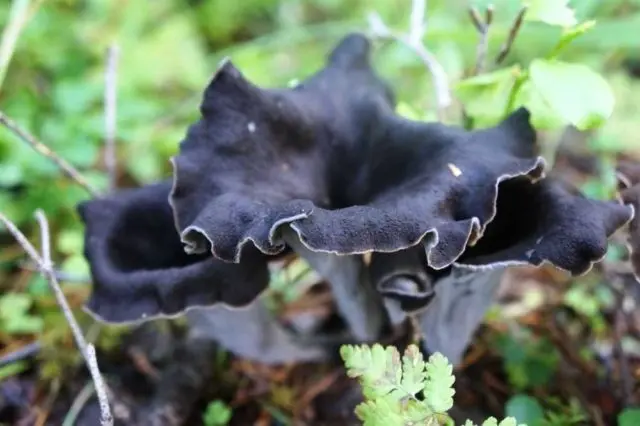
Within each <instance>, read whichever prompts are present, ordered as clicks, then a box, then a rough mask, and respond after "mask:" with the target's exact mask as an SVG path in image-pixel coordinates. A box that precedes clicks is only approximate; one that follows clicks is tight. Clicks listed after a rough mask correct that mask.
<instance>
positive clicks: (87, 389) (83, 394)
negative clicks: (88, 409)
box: [62, 382, 96, 426]
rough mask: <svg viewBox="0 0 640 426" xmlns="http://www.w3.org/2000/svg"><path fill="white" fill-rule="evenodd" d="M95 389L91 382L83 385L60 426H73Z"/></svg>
mask: <svg viewBox="0 0 640 426" xmlns="http://www.w3.org/2000/svg"><path fill="white" fill-rule="evenodd" d="M95 389H96V388H95V386H94V384H93V382H87V384H86V385H84V387H83V388H82V390H80V392H79V393H78V395H77V396H76V398H75V399H74V400H73V403H72V404H71V408H70V409H69V412H68V413H67V415H66V416H65V418H64V420H63V421H62V426H73V425H75V424H76V419H77V418H78V415H80V412H81V411H82V409H83V408H84V406H85V405H86V404H87V402H88V401H89V399H91V397H92V396H93V394H94V393H95Z"/></svg>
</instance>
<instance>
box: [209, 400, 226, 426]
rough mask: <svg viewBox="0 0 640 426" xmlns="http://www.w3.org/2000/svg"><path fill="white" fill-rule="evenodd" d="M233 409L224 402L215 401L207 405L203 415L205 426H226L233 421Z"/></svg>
mask: <svg viewBox="0 0 640 426" xmlns="http://www.w3.org/2000/svg"><path fill="white" fill-rule="evenodd" d="M231 415H232V412H231V409H230V408H229V407H228V406H227V405H226V404H225V403H224V402H222V401H220V400H215V401H212V402H210V403H209V404H208V405H207V409H206V410H205V412H204V414H203V415H202V421H203V422H204V424H205V426H225V425H226V424H228V423H229V421H230V420H231Z"/></svg>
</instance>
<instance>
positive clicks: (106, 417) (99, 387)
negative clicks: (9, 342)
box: [0, 210, 113, 426]
mask: <svg viewBox="0 0 640 426" xmlns="http://www.w3.org/2000/svg"><path fill="white" fill-rule="evenodd" d="M35 216H36V219H37V220H38V224H39V225H40V235H41V239H42V241H43V243H42V245H43V250H42V256H41V255H40V254H38V251H37V250H36V249H35V248H34V247H33V245H31V243H30V242H29V241H28V240H27V238H26V237H25V236H24V234H23V233H22V232H20V230H19V229H18V228H17V227H16V226H15V224H14V223H13V222H11V221H10V220H9V219H8V218H7V217H6V216H4V215H3V214H2V213H0V222H2V223H3V224H4V225H5V227H6V228H7V230H8V231H9V232H10V233H11V235H13V237H14V238H15V239H16V241H17V242H18V244H20V246H22V248H23V249H24V251H25V252H27V254H28V255H29V257H31V259H32V260H33V261H34V262H36V264H37V265H38V269H39V270H40V273H41V274H42V275H43V276H44V277H45V279H46V280H47V282H48V283H49V286H50V287H51V290H52V291H53V294H54V296H55V298H56V301H57V302H58V305H59V306H60V308H61V309H62V313H63V314H64V316H65V319H66V320H67V323H69V327H71V332H72V334H73V337H74V340H75V341H76V345H77V346H78V348H79V349H80V352H81V353H82V356H83V357H84V359H85V362H86V364H87V367H88V368H89V372H90V373H91V377H92V379H93V382H94V383H95V386H96V392H97V394H98V399H99V401H100V414H101V424H102V426H112V425H113V417H112V416H111V410H110V408H109V402H108V400H107V397H106V389H105V385H104V382H103V380H102V376H101V375H100V370H99V369H98V362H97V360H96V354H95V348H94V347H93V345H90V344H87V342H86V341H85V339H84V336H83V335H82V331H81V329H80V325H78V322H77V321H76V319H75V318H74V316H73V313H72V312H71V308H70V307H69V304H68V302H67V299H66V298H65V296H64V293H63V292H62V289H61V288H60V285H59V284H58V280H57V279H56V276H55V274H54V273H53V267H52V262H51V251H50V249H49V247H50V242H49V241H50V238H49V223H48V222H47V218H46V216H45V215H44V213H43V212H42V210H37V211H36V214H35Z"/></svg>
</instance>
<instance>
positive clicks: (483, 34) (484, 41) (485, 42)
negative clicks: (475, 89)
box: [469, 5, 493, 75]
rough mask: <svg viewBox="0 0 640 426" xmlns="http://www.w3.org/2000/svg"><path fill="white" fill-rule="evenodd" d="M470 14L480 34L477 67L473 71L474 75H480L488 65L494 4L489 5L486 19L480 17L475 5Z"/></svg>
mask: <svg viewBox="0 0 640 426" xmlns="http://www.w3.org/2000/svg"><path fill="white" fill-rule="evenodd" d="M469 16H470V17H471V21H472V22H473V26H474V27H475V28H476V30H477V31H478V34H479V35H480V40H478V47H477V49H476V67H475V69H474V71H473V75H478V74H480V73H482V72H483V71H484V69H485V66H486V61H487V50H488V49H489V29H490V28H491V24H492V22H493V5H489V6H488V7H487V10H486V11H485V19H484V21H482V19H481V18H480V13H479V12H478V10H477V9H476V8H475V7H470V8H469Z"/></svg>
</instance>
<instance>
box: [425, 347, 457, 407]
mask: <svg viewBox="0 0 640 426" xmlns="http://www.w3.org/2000/svg"><path fill="white" fill-rule="evenodd" d="M426 369H427V383H426V384H425V386H424V397H425V402H426V403H427V404H428V405H429V407H430V408H431V409H432V410H433V411H435V412H436V413H446V412H447V411H449V410H450V409H451V407H453V395H454V394H455V393H456V391H455V390H454V389H453V383H454V382H455V377H454V376H453V366H452V365H451V364H449V360H447V358H446V357H445V356H444V355H442V354H441V353H439V352H436V353H435V354H433V355H431V356H430V357H429V362H427V365H426Z"/></svg>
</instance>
